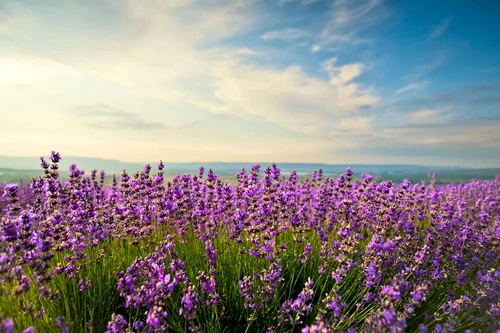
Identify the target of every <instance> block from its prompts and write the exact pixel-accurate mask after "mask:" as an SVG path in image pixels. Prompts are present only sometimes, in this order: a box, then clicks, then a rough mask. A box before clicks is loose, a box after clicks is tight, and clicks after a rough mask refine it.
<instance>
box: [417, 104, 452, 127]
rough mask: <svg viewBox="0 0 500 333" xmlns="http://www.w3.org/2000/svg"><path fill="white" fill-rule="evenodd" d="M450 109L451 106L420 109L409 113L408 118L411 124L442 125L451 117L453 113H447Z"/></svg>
mask: <svg viewBox="0 0 500 333" xmlns="http://www.w3.org/2000/svg"><path fill="white" fill-rule="evenodd" d="M450 110H451V106H448V107H445V108H441V109H422V110H418V111H415V112H412V113H410V115H409V118H408V120H409V123H410V124H411V125H419V126H424V125H442V124H446V123H448V122H449V121H450V120H451V119H452V118H453V115H452V114H450V113H448V111H450Z"/></svg>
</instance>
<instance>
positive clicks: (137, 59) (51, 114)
mask: <svg viewBox="0 0 500 333" xmlns="http://www.w3.org/2000/svg"><path fill="white" fill-rule="evenodd" d="M498 13H500V3H499V2H498V1H438V2H436V1H387V0H386V1H384V0H366V1H357V0H353V1H346V0H334V1H331V0H329V1H327V0H317V1H314V0H276V1H272V0H266V1H264V0H252V1H251V0H234V1H222V0H208V1H197V0H169V1H160V0H142V1H138V0H130V1H119V0H89V1H69V0H65V1H63V0H60V1H56V0H47V1H34V0H32V1H9V0H7V1H2V2H1V3H0V73H2V75H1V76H0V114H1V121H0V151H1V154H2V155H16V156H33V155H35V156H36V155H40V154H47V152H49V151H50V150H52V149H56V150H59V151H61V153H62V154H63V155H64V154H65V155H72V156H75V155H77V156H88V157H101V158H115V159H120V160H124V161H141V162H142V161H154V160H159V159H163V160H165V161H172V162H175V161H179V162H188V161H196V162H207V161H276V162H326V163H353V164H354V163H412V164H424V165H461V166H471V167H493V166H500V111H499V107H500V79H499V77H500V17H499V14H498Z"/></svg>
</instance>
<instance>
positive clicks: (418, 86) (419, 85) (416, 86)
mask: <svg viewBox="0 0 500 333" xmlns="http://www.w3.org/2000/svg"><path fill="white" fill-rule="evenodd" d="M429 84H430V81H421V82H414V83H410V84H408V85H406V86H404V87H402V88H399V89H398V90H396V95H401V94H408V93H415V92H420V91H422V90H424V89H425V88H427V86H429Z"/></svg>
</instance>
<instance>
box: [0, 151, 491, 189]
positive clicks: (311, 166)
mask: <svg viewBox="0 0 500 333" xmlns="http://www.w3.org/2000/svg"><path fill="white" fill-rule="evenodd" d="M73 163H75V164H76V165H77V166H78V167H79V168H80V169H83V170H85V171H87V172H90V170H92V169H97V170H99V171H100V170H105V171H106V173H107V174H108V175H111V174H112V173H116V174H119V173H121V172H122V171H123V170H124V169H125V170H127V171H129V172H130V173H133V172H135V171H138V170H142V169H143V168H144V166H145V164H146V163H129V162H122V161H118V160H108V159H99V158H85V157H71V156H69V157H63V159H62V161H61V163H60V170H61V176H62V177H63V178H64V177H65V176H66V175H67V170H68V169H69V166H70V165H71V164H73ZM150 164H151V165H152V166H153V170H156V167H157V165H158V162H154V163H150ZM253 164H256V163H250V162H230V163H225V162H210V163H201V162H193V163H165V173H166V174H167V175H170V176H172V175H177V174H182V173H196V172H197V171H198V168H199V167H200V166H202V165H203V166H204V167H205V169H206V170H208V169H212V170H214V171H215V172H216V173H217V174H219V175H220V176H225V177H224V178H226V179H230V180H234V175H235V174H236V173H237V172H238V171H239V170H241V168H242V167H245V169H246V170H247V171H249V170H250V166H251V165H253ZM258 164H260V165H261V167H262V168H265V167H266V166H268V165H271V162H260V163H258ZM277 165H278V167H279V168H280V169H281V171H282V173H283V174H285V175H286V174H289V173H290V171H292V170H296V171H297V172H298V173H299V175H303V176H308V175H310V174H311V173H312V172H313V171H315V170H318V169H322V170H323V173H324V174H325V175H326V176H338V175H339V174H340V173H343V172H344V171H345V170H346V169H347V168H349V167H350V168H351V169H352V170H353V171H354V173H355V176H358V177H359V176H360V175H361V174H362V173H369V174H371V175H372V176H374V177H375V179H376V180H392V181H394V182H401V181H402V180H404V179H409V180H411V181H412V182H417V181H420V180H427V179H428V175H427V174H428V172H436V173H437V181H438V182H440V183H449V182H463V181H468V180H470V179H472V178H480V179H493V178H495V176H496V175H498V174H500V168H489V169H467V168H461V167H443V166H422V165H412V164H325V163H277ZM41 174H42V171H41V168H40V159H39V158H38V157H13V156H0V182H2V183H5V182H15V181H18V180H19V179H20V178H21V179H23V180H24V181H27V182H29V181H30V180H31V178H32V177H37V176H39V175H41Z"/></svg>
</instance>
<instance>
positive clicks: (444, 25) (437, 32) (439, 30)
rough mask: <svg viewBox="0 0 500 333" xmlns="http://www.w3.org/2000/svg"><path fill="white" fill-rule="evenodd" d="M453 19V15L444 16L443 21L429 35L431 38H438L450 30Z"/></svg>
mask: <svg viewBox="0 0 500 333" xmlns="http://www.w3.org/2000/svg"><path fill="white" fill-rule="evenodd" d="M452 19H453V17H451V16H448V17H446V18H444V19H443V20H442V21H441V23H440V24H439V25H438V26H437V27H435V28H434V29H433V30H432V32H431V33H430V35H429V39H436V38H439V37H441V36H442V35H443V34H444V33H445V32H446V30H448V27H449V26H450V22H451V20H452Z"/></svg>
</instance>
